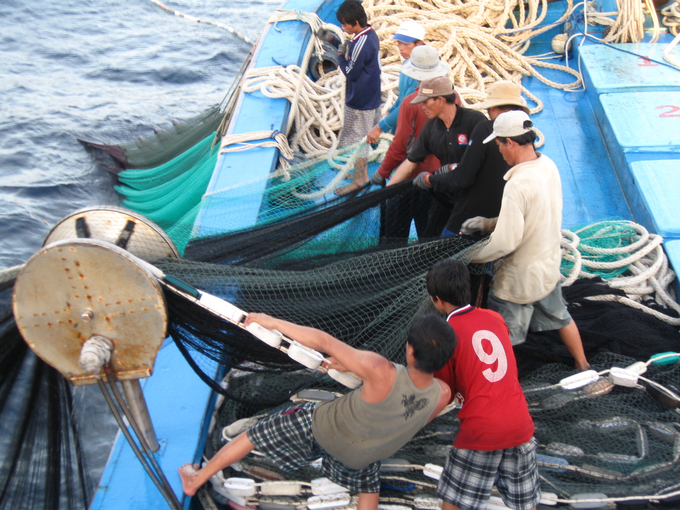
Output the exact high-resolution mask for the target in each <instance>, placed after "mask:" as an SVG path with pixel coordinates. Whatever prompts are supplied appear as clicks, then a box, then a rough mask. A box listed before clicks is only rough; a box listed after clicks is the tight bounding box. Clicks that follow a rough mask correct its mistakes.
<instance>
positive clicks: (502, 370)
mask: <svg viewBox="0 0 680 510" xmlns="http://www.w3.org/2000/svg"><path fill="white" fill-rule="evenodd" d="M482 340H488V341H489V342H490V343H491V353H490V354H487V353H486V351H484V347H482ZM472 347H473V349H474V350H475V353H476V354H477V357H478V358H479V361H481V362H482V363H486V364H487V365H492V364H493V363H495V362H496V361H498V367H497V368H496V371H495V372H494V371H493V370H491V369H490V368H487V369H486V370H484V371H483V372H482V375H483V376H484V377H486V379H487V380H488V381H489V382H496V381H500V380H501V379H503V377H504V376H505V374H506V372H507V371H508V358H507V357H506V356H505V349H503V344H502V343H501V341H500V339H499V338H498V337H497V336H496V335H494V334H493V333H492V332H491V331H487V330H485V329H482V330H480V331H477V332H476V333H475V334H474V335H472Z"/></svg>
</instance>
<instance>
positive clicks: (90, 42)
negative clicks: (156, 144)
mask: <svg viewBox="0 0 680 510" xmlns="http://www.w3.org/2000/svg"><path fill="white" fill-rule="evenodd" d="M280 3H281V2H280V0H229V1H224V0H165V4H166V5H167V6H168V7H170V8H171V9H173V10H176V11H179V12H182V13H185V14H188V15H191V16H194V17H196V18H199V19H204V20H207V21H215V22H218V23H221V24H223V25H228V26H232V27H234V28H235V29H236V30H237V31H238V32H240V33H241V34H243V35H244V36H246V37H247V38H248V39H250V40H257V37H258V35H259V34H260V32H261V30H262V28H263V27H264V25H265V23H266V21H267V19H268V18H269V16H270V15H271V13H272V12H273V11H274V10H275V9H276V7H278V6H279V4H280ZM250 48H251V46H250V44H248V43H247V42H245V41H243V40H241V39H239V38H238V37H236V36H234V35H233V34H231V33H230V32H228V31H227V30H225V29H223V28H219V27H217V26H213V25H210V24H205V23H197V22H194V21H189V20H187V19H184V18H182V17H178V16H174V15H172V14H170V13H168V12H167V11H165V10H163V9H161V8H159V7H158V6H156V5H154V4H153V3H152V2H150V1H149V0H96V1H87V0H59V1H58V2H55V1H53V0H49V1H48V0H31V1H28V2H27V1H25V0H2V1H0V55H1V57H0V204H2V207H1V208H0V218H1V221H0V269H3V268H7V267H11V266H14V265H17V264H21V263H23V262H25V261H26V260H27V259H28V258H29V257H30V256H31V255H32V254H33V253H35V252H36V251H37V249H38V248H39V247H40V246H41V244H42V241H43V239H44V237H45V235H46V234H47V233H48V232H49V230H50V228H51V227H52V226H53V225H54V224H55V223H56V222H58V221H59V220H60V219H61V218H63V217H64V216H66V215H68V214H69V213H71V212H73V211H74V210H76V209H79V208H82V207H85V206H90V205H105V204H109V205H117V204H118V203H119V197H118V195H117V194H116V193H115V192H114V191H113V185H114V184H115V177H114V176H113V175H112V174H110V173H109V172H107V171H106V169H105V167H104V165H102V164H101V161H98V160H96V159H95V157H94V156H93V155H92V154H91V153H88V152H87V151H86V150H85V148H84V147H83V146H82V145H81V144H80V143H79V142H78V141H77V138H84V139H87V140H95V141H99V142H104V143H117V142H124V141H129V140H132V139H134V138H136V137H139V136H145V135H149V134H151V133H152V132H153V130H154V129H158V128H161V129H162V128H164V127H168V126H170V125H171V122H172V121H179V120H182V119H186V118H189V117H192V116H193V115H196V114H198V113H200V112H202V111H204V110H206V109H207V108H208V107H210V106H212V105H215V104H219V103H220V101H221V100H222V99H223V97H224V95H225V94H226V92H227V90H228V89H229V86H230V84H231V83H232V81H233V79H234V76H235V75H236V73H237V72H238V70H239V68H240V66H241V63H242V62H243V60H244V58H245V57H246V55H247V54H248V52H249V50H250Z"/></svg>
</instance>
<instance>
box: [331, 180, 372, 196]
mask: <svg viewBox="0 0 680 510" xmlns="http://www.w3.org/2000/svg"><path fill="white" fill-rule="evenodd" d="M366 184H368V180H366V181H363V182H359V181H352V182H350V183H349V184H347V185H346V186H341V187H340V188H336V189H335V190H333V193H335V194H336V195H340V196H342V195H348V194H349V193H352V192H353V191H356V190H358V189H360V188H363V187H364V186H366Z"/></svg>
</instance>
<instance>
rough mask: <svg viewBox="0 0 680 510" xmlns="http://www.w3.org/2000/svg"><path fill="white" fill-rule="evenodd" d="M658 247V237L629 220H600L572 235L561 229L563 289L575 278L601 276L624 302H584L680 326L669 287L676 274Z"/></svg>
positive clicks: (678, 308) (609, 298)
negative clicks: (621, 307) (634, 310)
mask: <svg viewBox="0 0 680 510" xmlns="http://www.w3.org/2000/svg"><path fill="white" fill-rule="evenodd" d="M662 242H663V238H662V237H661V236H659V235H657V234H650V233H649V232H648V231H647V229H645V228H644V227H643V226H642V225H638V224H636V223H633V222H631V221H603V222H599V223H595V224H593V225H589V226H588V227H585V228H582V229H579V230H576V231H575V232H571V231H569V230H562V273H563V276H564V281H563V283H562V285H563V286H565V287H566V286H569V285H571V284H572V283H574V281H576V279H577V278H593V277H596V276H599V277H602V278H603V279H605V280H607V282H608V283H609V286H610V287H612V288H615V289H621V290H623V291H624V292H625V293H626V294H627V296H628V297H623V296H618V295H607V296H596V297H591V298H589V299H592V300H604V301H618V302H621V303H624V304H626V305H628V306H631V307H633V308H638V309H640V310H643V311H645V312H647V313H649V314H651V315H654V316H655V317H657V318H658V319H661V320H663V321H664V322H666V323H668V324H672V325H674V326H680V318H678V316H679V315H680V305H678V303H677V302H676V300H675V297H674V296H673V295H672V290H671V288H670V285H671V283H672V282H673V280H675V273H674V272H673V270H672V269H671V268H670V267H669V265H668V258H667V257H666V254H665V253H664V252H663V248H662ZM650 305H655V306H650ZM659 308H665V309H667V310H669V311H670V314H668V313H663V312H662V311H659ZM673 312H675V314H673Z"/></svg>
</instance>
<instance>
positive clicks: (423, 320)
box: [406, 314, 456, 374]
mask: <svg viewBox="0 0 680 510" xmlns="http://www.w3.org/2000/svg"><path fill="white" fill-rule="evenodd" d="M406 341H407V342H408V344H409V345H410V346H411V347H413V358H414V361H415V368H417V369H418V370H420V371H422V372H425V373H427V374H434V373H435V372H436V371H437V370H439V369H440V368H442V367H443V366H444V365H446V362H447V361H449V358H450V357H451V356H453V351H454V350H455V349H456V333H455V332H454V331H453V328H452V327H451V326H450V325H449V323H448V322H446V321H445V320H444V319H442V318H441V317H439V316H438V315H433V314H428V315H421V316H419V317H416V318H415V319H413V323H412V324H411V328H410V329H409V330H408V339H407V340H406Z"/></svg>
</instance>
